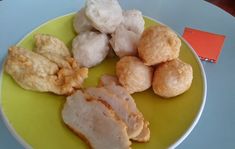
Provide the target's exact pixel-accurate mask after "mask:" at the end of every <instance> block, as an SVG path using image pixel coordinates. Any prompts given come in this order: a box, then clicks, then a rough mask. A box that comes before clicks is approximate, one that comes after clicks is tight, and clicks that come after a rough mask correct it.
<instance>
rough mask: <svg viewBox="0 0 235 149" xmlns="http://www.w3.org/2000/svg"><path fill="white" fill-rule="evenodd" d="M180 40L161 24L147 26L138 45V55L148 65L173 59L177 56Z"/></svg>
mask: <svg viewBox="0 0 235 149" xmlns="http://www.w3.org/2000/svg"><path fill="white" fill-rule="evenodd" d="M180 46H181V40H180V39H179V38H178V37H177V35H176V34H175V33H174V32H173V31H172V30H171V29H170V28H168V27H166V26H163V25H158V26H152V27H149V28H147V29H146V30H145V31H144V32H143V34H142V36H141V38H140V42H139V45H138V53H139V57H140V58H141V59H142V60H143V61H144V63H145V64H146V65H148V66H150V65H156V64H159V63H162V62H166V61H169V60H173V59H175V58H177V57H178V56H179V52H180Z"/></svg>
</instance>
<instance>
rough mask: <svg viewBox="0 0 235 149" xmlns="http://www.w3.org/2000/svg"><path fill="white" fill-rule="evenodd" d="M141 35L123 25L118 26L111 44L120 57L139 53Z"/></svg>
mask: <svg viewBox="0 0 235 149" xmlns="http://www.w3.org/2000/svg"><path fill="white" fill-rule="evenodd" d="M139 39H140V35H138V34H136V33H135V32H132V31H129V30H127V29H126V28H125V27H124V26H123V25H120V26H118V27H117V29H116V31H115V32H114V33H113V34H112V38H111V40H110V44H111V45H112V48H113V50H114V52H115V53H116V55H117V56H118V57H120V58H121V57H123V56H135V55H137V45H138V42H139Z"/></svg>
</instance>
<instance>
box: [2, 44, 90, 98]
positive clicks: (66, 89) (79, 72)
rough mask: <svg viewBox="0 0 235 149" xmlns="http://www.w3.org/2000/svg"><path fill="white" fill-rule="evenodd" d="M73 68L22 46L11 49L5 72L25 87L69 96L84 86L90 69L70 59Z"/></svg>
mask: <svg viewBox="0 0 235 149" xmlns="http://www.w3.org/2000/svg"><path fill="white" fill-rule="evenodd" d="M68 61H69V64H70V65H71V66H70V67H71V68H59V66H58V65H57V64H56V63H53V62H52V61H50V60H49V59H47V58H46V57H44V56H42V55H40V54H37V53H35V52H32V51H29V50H27V49H24V48H21V47H16V46H14V47H11V48H9V51H8V55H7V59H6V62H5V71H6V72H7V73H8V74H10V75H11V76H12V78H13V79H14V80H15V81H16V82H17V83H18V84H19V85H20V86H21V87H22V88H24V89H28V90H33V91H40V92H53V93H55V94H59V95H68V94H71V93H72V92H74V91H75V90H76V89H78V88H81V86H82V83H83V81H84V79H85V78H87V73H88V69H87V68H80V67H79V66H78V65H77V63H76V62H75V61H74V60H73V59H72V58H70V59H69V60H68Z"/></svg>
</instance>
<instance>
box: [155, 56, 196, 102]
mask: <svg viewBox="0 0 235 149" xmlns="http://www.w3.org/2000/svg"><path fill="white" fill-rule="evenodd" d="M192 80H193V69H192V66H191V65H190V64H187V63H185V62H183V61H181V60H180V59H175V60H172V61H169V62H165V63H163V64H160V65H159V66H158V67H157V68H156V70H155V73H154V77H153V83H152V86H153V90H154V92H155V93H156V94H157V95H159V96H162V97H166V98H170V97H174V96H177V95H180V94H182V93H184V92H185V91H187V90H188V89H189V88H190V86H191V84H192Z"/></svg>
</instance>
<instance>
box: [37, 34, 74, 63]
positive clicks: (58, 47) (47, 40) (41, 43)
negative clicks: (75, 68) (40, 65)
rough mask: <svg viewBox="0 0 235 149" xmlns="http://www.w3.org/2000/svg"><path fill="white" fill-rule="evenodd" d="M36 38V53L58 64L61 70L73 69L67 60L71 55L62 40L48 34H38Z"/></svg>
mask: <svg viewBox="0 0 235 149" xmlns="http://www.w3.org/2000/svg"><path fill="white" fill-rule="evenodd" d="M34 38H35V45H36V48H35V52H37V53H39V54H40V55H43V56H44V57H46V58H47V59H49V60H51V61H52V62H54V63H56V64H57V65H58V66H59V67H60V68H71V67H70V64H69V62H68V61H67V60H66V59H67V58H69V57H71V54H70V52H69V49H68V48H67V47H66V45H65V44H64V43H63V42H62V41H61V40H59V39H58V38H56V37H54V36H51V35H47V34H37V35H36V36H34Z"/></svg>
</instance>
